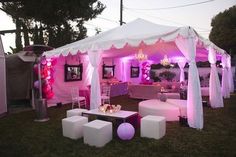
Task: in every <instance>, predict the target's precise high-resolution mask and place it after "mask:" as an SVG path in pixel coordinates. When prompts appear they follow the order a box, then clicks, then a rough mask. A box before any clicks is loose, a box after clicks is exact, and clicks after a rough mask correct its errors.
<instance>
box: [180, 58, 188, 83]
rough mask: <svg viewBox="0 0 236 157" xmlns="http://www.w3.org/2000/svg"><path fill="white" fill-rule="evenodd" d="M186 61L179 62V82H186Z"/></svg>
mask: <svg viewBox="0 0 236 157" xmlns="http://www.w3.org/2000/svg"><path fill="white" fill-rule="evenodd" d="M186 62H187V61H186V60H185V59H182V60H179V61H178V66H179V68H180V78H179V81H180V82H183V81H184V80H185V76H184V66H185V64H186Z"/></svg>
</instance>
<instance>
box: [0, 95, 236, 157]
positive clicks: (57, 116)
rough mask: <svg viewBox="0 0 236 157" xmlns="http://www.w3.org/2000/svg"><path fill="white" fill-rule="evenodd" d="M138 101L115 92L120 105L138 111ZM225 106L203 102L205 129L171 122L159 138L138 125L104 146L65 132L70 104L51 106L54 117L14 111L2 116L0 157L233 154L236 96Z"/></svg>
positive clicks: (223, 156)
mask: <svg viewBox="0 0 236 157" xmlns="http://www.w3.org/2000/svg"><path fill="white" fill-rule="evenodd" d="M138 102H139V101H138V100H131V99H128V98H127V96H121V97H116V98H114V99H112V103H114V104H121V105H122V109H125V110H134V111H137V110H138V105H137V104H138ZM224 102H225V107H224V108H222V109H211V108H207V107H204V129H203V130H201V131H199V130H196V129H192V128H187V127H181V126H179V124H178V122H167V128H166V131H167V132H166V135H165V136H164V137H163V138H162V139H160V140H154V139H148V138H141V137H140V131H139V129H137V130H136V134H135V137H134V138H133V139H132V140H130V141H122V140H120V139H118V137H116V136H114V138H113V140H112V141H111V142H110V143H108V144H107V145H106V146H105V147H103V148H95V147H90V146H88V145H85V144H83V139H79V140H71V139H69V138H65V137H63V136H62V127H61V119H62V118H64V117H65V116H66V110H67V109H70V108H71V106H69V105H65V106H63V107H61V108H49V110H48V114H49V117H50V120H49V121H48V122H44V123H38V122H34V119H35V113H34V111H24V112H20V113H15V114H10V115H7V116H6V117H3V118H1V119H0V157H10V156H13V157H14V156H17V157H21V156H22V157H82V156H84V157H91V156H101V157H112V156H117V157H121V156H122V157H131V156H147V157H151V156H155V157H158V156H165V157H170V156H171V157H175V156H181V157H185V156H186V157H188V156H196V157H204V156H209V157H211V156H214V157H218V156H219V157H231V156H232V157H235V156H236V95H232V97H231V99H226V100H225V101H224Z"/></svg>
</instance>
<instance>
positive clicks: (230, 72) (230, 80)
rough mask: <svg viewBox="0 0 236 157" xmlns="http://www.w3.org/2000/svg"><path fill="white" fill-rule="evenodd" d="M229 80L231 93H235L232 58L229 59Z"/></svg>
mask: <svg viewBox="0 0 236 157" xmlns="http://www.w3.org/2000/svg"><path fill="white" fill-rule="evenodd" d="M227 68H228V79H229V91H230V92H234V80H233V75H232V69H231V57H230V56H228V57H227Z"/></svg>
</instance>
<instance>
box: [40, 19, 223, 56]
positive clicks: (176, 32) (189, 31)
mask: <svg viewBox="0 0 236 157" xmlns="http://www.w3.org/2000/svg"><path fill="white" fill-rule="evenodd" d="M178 36H182V37H184V38H196V39H198V42H199V43H200V44H201V46H202V48H205V49H207V47H208V46H210V45H211V46H212V47H213V48H214V49H215V50H216V52H218V53H220V54H223V53H225V52H224V50H222V49H220V48H218V47H217V46H216V45H214V44H213V43H212V42H210V41H209V40H207V39H204V38H202V37H201V36H199V35H198V34H197V33H196V31H195V30H194V29H193V28H191V27H173V26H164V25H158V24H155V23H152V22H149V21H146V20H143V19H137V20H135V21H132V22H130V23H127V24H125V25H122V26H119V27H116V28H114V29H111V30H109V31H106V32H103V33H100V34H98V35H95V36H92V37H88V38H85V39H83V40H79V41H76V42H73V43H70V44H67V45H64V46H62V47H59V48H57V49H54V50H51V51H47V52H45V53H44V55H45V56H46V57H59V56H60V55H62V56H67V55H69V54H71V55H75V54H77V53H78V52H80V53H86V52H88V51H97V50H102V51H108V50H109V49H111V48H116V49H122V48H124V47H125V46H127V45H129V46H131V47H138V46H139V45H140V44H142V43H144V44H146V45H154V44H155V43H157V42H158V41H163V42H173V41H175V39H176V38H177V37H178Z"/></svg>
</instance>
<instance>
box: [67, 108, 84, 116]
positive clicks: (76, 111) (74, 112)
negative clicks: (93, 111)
mask: <svg viewBox="0 0 236 157" xmlns="http://www.w3.org/2000/svg"><path fill="white" fill-rule="evenodd" d="M85 111H88V110H87V109H81V108H76V109H71V110H67V111H66V116H67V117H72V116H82V112H85Z"/></svg>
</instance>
